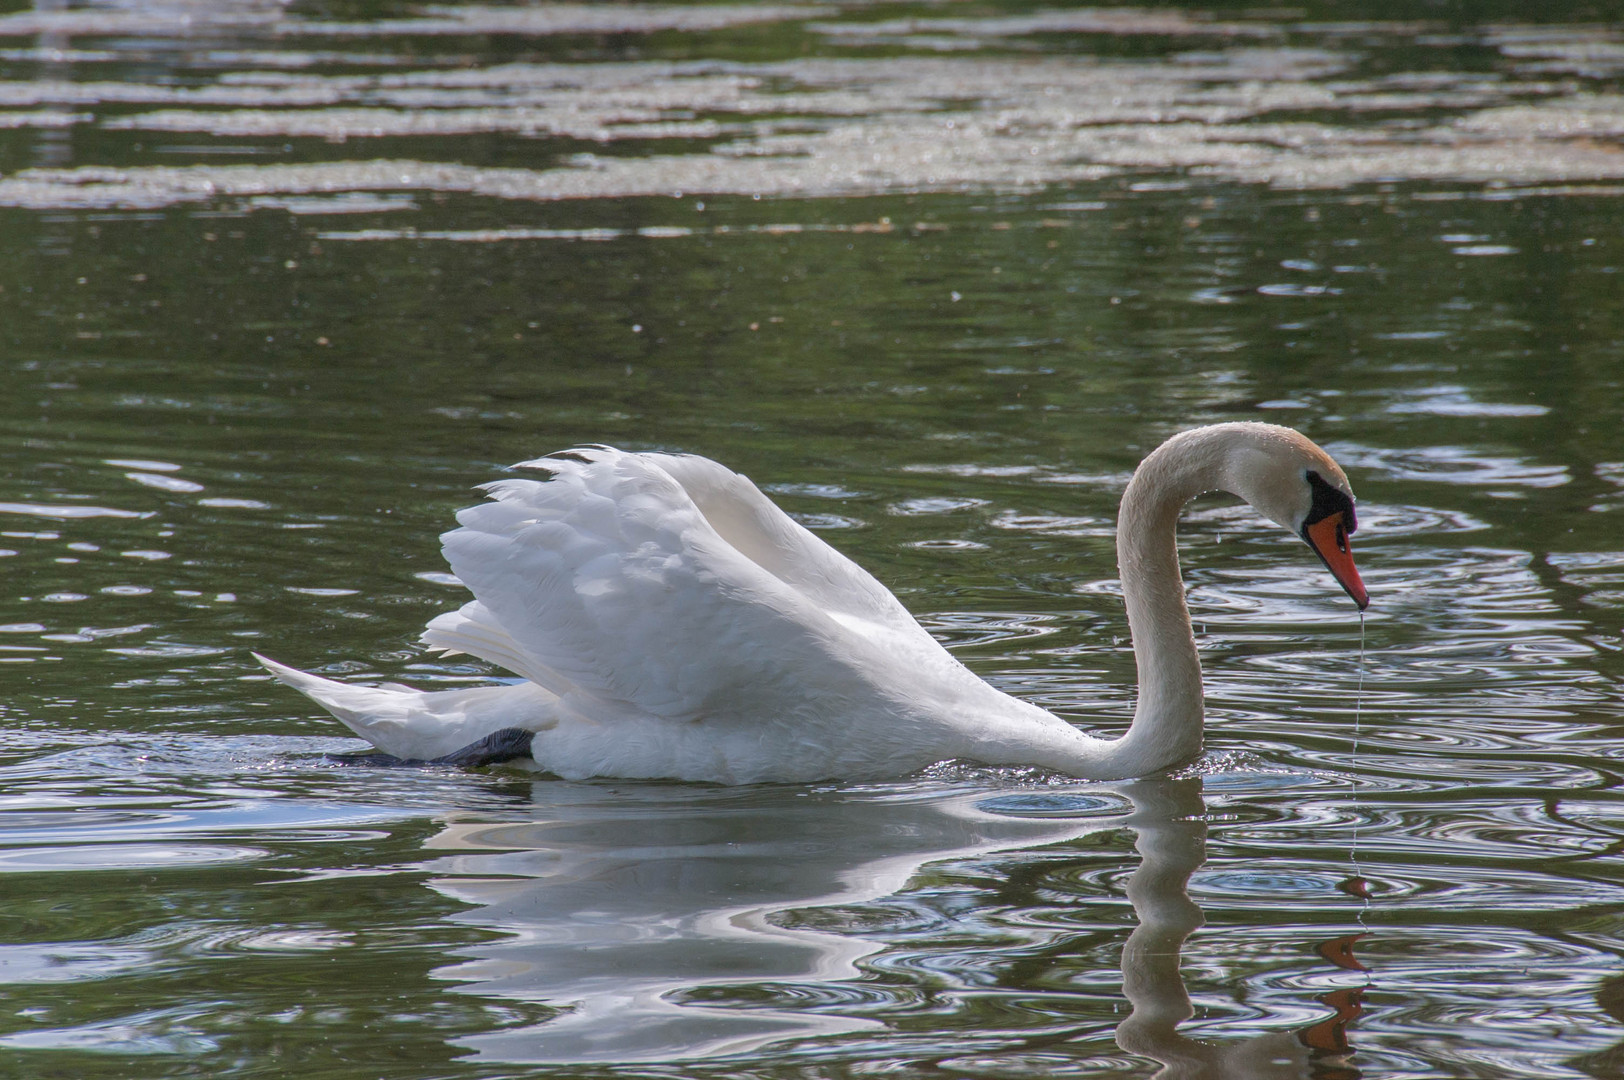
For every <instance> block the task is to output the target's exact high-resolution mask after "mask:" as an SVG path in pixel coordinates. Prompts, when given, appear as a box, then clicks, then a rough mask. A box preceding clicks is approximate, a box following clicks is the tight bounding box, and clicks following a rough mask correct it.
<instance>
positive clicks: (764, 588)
mask: <svg viewBox="0 0 1624 1080" xmlns="http://www.w3.org/2000/svg"><path fill="white" fill-rule="evenodd" d="M518 468H520V469H528V470H532V471H537V472H542V473H545V474H549V475H548V476H547V478H545V479H528V478H515V479H506V480H499V481H496V482H494V483H491V484H486V485H484V488H483V490H484V491H485V492H486V494H487V495H488V496H489V499H490V501H487V502H485V503H482V504H480V505H478V506H473V507H470V508H468V509H466V510H463V511H462V512H460V513H459V514H458V515H457V520H458V521H459V522H460V524H461V528H458V529H455V530H452V531H451V532H448V533H446V534H445V535H444V536H443V537H442V538H441V539H442V541H443V544H444V551H445V555H446V558H447V560H448V561H449V562H450V564H451V568H452V570H453V571H454V572H455V573H456V575H457V577H458V578H460V579H461V580H462V582H463V583H464V584H466V585H467V586H468V588H469V589H471V590H472V591H473V593H474V596H475V600H474V601H473V602H472V603H469V604H467V605H465V606H464V607H463V608H462V609H461V610H460V611H458V612H453V613H450V614H447V615H443V616H440V617H439V618H437V619H435V620H434V621H432V622H431V623H430V624H429V628H428V630H427V632H425V634H424V640H425V641H427V642H428V643H430V644H432V645H436V646H440V647H443V648H449V649H454V650H457V651H462V652H468V653H472V654H473V655H476V656H480V657H482V658H484V659H487V660H490V661H491V662H493V663H497V664H500V665H502V666H504V667H507V668H509V669H510V670H513V671H514V672H516V673H517V674H520V675H523V676H524V677H525V678H527V679H529V680H530V681H531V682H533V683H536V684H537V685H539V686H541V687H543V688H545V689H546V690H548V691H551V692H552V693H553V694H555V695H557V696H558V697H559V699H560V702H561V705H562V708H563V710H564V712H565V713H566V714H568V715H570V716H571V718H573V719H579V720H581V721H585V722H599V723H611V724H612V723H615V722H617V721H622V720H626V719H638V720H656V721H661V722H665V723H676V724H687V723H704V724H706V725H720V724H739V725H751V726H755V727H758V728H759V727H760V726H761V725H763V724H764V723H771V722H773V721H774V720H775V719H783V720H789V719H791V717H787V716H785V713H786V712H792V713H798V714H800V715H799V716H798V717H795V718H794V719H796V720H797V721H798V722H799V723H801V724H802V725H804V724H806V723H807V722H812V723H813V724H814V725H815V724H816V722H817V721H818V720H819V719H820V718H821V717H823V716H835V715H840V714H841V713H842V712H843V711H846V710H849V709H850V707H851V706H852V705H853V703H854V700H855V699H856V698H858V697H861V696H862V695H864V694H874V693H876V691H878V692H881V693H883V688H880V687H876V686H875V685H874V684H875V678H876V676H877V674H878V672H877V671H876V668H877V667H879V666H881V665H876V664H875V660H876V658H879V659H885V658H886V652H887V649H888V648H889V649H891V650H893V654H894V650H895V649H897V648H903V649H910V648H911V649H914V650H934V651H936V652H940V649H939V647H937V646H936V645H935V643H934V641H932V640H931V639H930V637H929V635H927V634H926V633H925V632H924V631H923V630H922V629H921V628H920V627H919V625H918V623H917V622H915V621H914V619H913V617H912V616H911V615H909V614H908V612H907V610H906V609H904V608H903V607H902V605H901V604H900V603H899V602H898V601H897V600H896V599H895V597H893V596H892V595H891V594H890V593H889V592H888V591H887V590H886V589H885V588H884V587H882V586H881V585H880V584H879V583H878V582H877V581H875V580H874V578H873V577H871V576H870V575H869V574H868V573H867V572H866V571H864V570H863V569H861V568H860V567H858V566H857V565H856V564H855V563H853V562H852V561H851V560H849V559H847V558H846V557H845V556H843V555H841V554H839V553H838V552H836V551H835V550H834V549H832V548H830V547H829V546H828V545H827V544H825V543H823V542H822V541H821V540H819V539H818V538H817V537H815V536H813V535H812V534H811V533H810V532H808V531H807V530H806V529H805V528H803V527H802V526H801V525H799V524H797V523H796V522H795V521H793V520H792V519H791V518H790V517H789V516H788V515H786V514H785V513H784V512H783V511H781V510H779V509H778V508H777V507H776V506H774V505H773V504H772V502H771V501H769V500H768V499H767V498H766V496H764V495H763V494H762V493H761V492H760V490H759V489H757V488H756V486H755V485H754V484H753V483H751V482H750V481H749V480H748V479H746V478H745V477H742V476H740V475H738V474H737V473H734V472H732V471H731V470H729V469H726V468H724V467H723V466H721V465H718V464H716V463H715V462H713V461H709V460H707V459H705V458H699V457H691V456H683V455H667V454H633V453H623V452H620V451H617V450H612V449H608V448H604V447H591V448H583V449H577V450H572V451H568V452H566V453H563V454H559V455H554V456H552V457H546V458H540V459H537V460H535V461H529V462H525V463H523V464H522V465H520V466H518ZM942 655H943V656H944V657H945V654H942ZM864 711H867V710H864ZM808 714H812V715H808ZM842 726H844V725H842ZM785 751H786V752H793V751H791V750H790V749H789V748H785Z"/></svg>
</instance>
